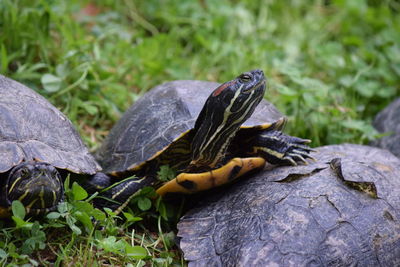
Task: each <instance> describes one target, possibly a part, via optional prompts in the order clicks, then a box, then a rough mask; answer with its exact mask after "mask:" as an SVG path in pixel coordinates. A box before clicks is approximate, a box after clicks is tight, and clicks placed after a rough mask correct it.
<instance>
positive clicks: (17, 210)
mask: <svg viewBox="0 0 400 267" xmlns="http://www.w3.org/2000/svg"><path fill="white" fill-rule="evenodd" d="M11 210H12V212H13V214H14V216H15V217H18V218H20V219H22V220H23V219H24V218H25V215H26V212H25V207H24V205H23V204H22V203H21V202H20V201H19V200H14V201H13V202H12V204H11Z"/></svg>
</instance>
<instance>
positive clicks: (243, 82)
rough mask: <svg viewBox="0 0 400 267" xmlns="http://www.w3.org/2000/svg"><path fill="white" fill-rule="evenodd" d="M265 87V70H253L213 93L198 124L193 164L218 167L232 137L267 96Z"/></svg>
mask: <svg viewBox="0 0 400 267" xmlns="http://www.w3.org/2000/svg"><path fill="white" fill-rule="evenodd" d="M265 87H266V79H265V76H264V73H263V71H262V70H252V71H249V72H245V73H242V74H241V75H239V76H238V77H237V78H236V79H234V80H232V81H229V82H226V83H223V84H222V85H220V86H219V87H218V88H217V89H215V90H214V91H213V92H212V93H211V95H210V96H209V97H208V99H207V101H206V103H205V104H204V106H203V109H202V111H201V112H200V115H199V117H198V118H197V120H196V124H195V127H194V133H195V136H194V138H193V141H192V162H191V165H192V166H193V165H196V166H208V167H211V168H214V167H215V165H216V164H217V163H218V162H220V161H221V159H222V158H223V156H224V153H225V150H226V148H227V146H228V145H229V142H230V141H231V139H232V137H233V136H234V135H235V133H236V132H237V130H238V129H239V127H240V125H242V123H243V122H245V121H246V120H247V119H248V118H249V117H250V116H251V114H252V113H253V112H254V110H255V108H256V106H257V105H258V104H259V103H260V101H261V99H262V98H263V96H264V92H265Z"/></svg>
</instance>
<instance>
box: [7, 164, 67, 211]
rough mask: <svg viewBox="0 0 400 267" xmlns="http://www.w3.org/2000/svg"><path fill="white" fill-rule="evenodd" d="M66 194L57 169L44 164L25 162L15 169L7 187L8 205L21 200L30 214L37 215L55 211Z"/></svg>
mask: <svg viewBox="0 0 400 267" xmlns="http://www.w3.org/2000/svg"><path fill="white" fill-rule="evenodd" d="M63 194H64V190H63V183H62V179H61V176H60V174H59V172H58V171H57V169H56V168H54V167H53V166H51V165H49V164H47V163H42V162H24V163H21V164H19V165H18V166H16V167H14V168H13V169H12V170H11V172H10V173H9V175H8V179H7V183H6V186H5V198H6V199H5V200H6V202H7V204H8V205H11V203H12V201H14V200H19V201H21V202H22V204H23V205H24V206H25V208H26V209H27V211H28V213H30V214H32V215H35V214H41V213H44V212H47V211H50V210H52V209H54V208H55V207H56V206H57V204H58V203H59V202H60V201H61V200H62V198H63Z"/></svg>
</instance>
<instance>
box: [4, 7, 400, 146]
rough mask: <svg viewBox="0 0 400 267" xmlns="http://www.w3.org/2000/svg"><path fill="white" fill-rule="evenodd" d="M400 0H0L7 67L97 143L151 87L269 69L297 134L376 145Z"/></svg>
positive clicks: (397, 51)
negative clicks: (376, 119) (374, 125)
mask: <svg viewBox="0 0 400 267" xmlns="http://www.w3.org/2000/svg"><path fill="white" fill-rule="evenodd" d="M399 9H400V2H399V1H390V0H386V1H385V0H383V1H378V0H352V1H346V0H332V1H328V0H325V1H321V0H315V1H309V0H291V1H279V0H276V1H274V0H258V1H257V0H248V1H234V0H231V1H228V0H193V1H179V0H160V1H155V0H154V1H129V0H120V1H111V0H101V1H77V0H69V1H60V0H37V1H31V0H0V14H1V15H0V16H1V19H0V72H1V73H2V74H4V75H6V76H9V77H11V78H13V79H15V80H17V81H20V82H22V83H24V84H26V85H28V86H30V87H31V88H34V89H35V90H37V91H38V92H39V93H40V94H42V95H44V96H45V97H47V98H48V99H49V100H50V101H51V102H52V103H53V104H55V105H56V106H57V107H58V108H60V109H61V110H62V111H63V112H64V113H65V114H67V115H68V117H69V118H70V119H71V120H72V121H73V122H74V123H75V125H76V126H77V128H78V129H79V131H80V132H81V134H82V135H83V137H84V139H85V141H86V143H87V144H88V145H89V146H90V147H91V148H92V149H95V148H96V147H97V146H98V145H99V144H100V142H101V141H102V139H103V138H104V136H105V135H106V134H107V131H108V130H109V129H110V127H111V126H112V125H113V124H114V123H115V121H116V120H117V119H118V118H119V117H120V116H121V114H122V113H123V112H124V111H125V110H126V109H127V108H128V107H129V106H130V105H131V104H132V103H133V102H134V101H135V99H137V98H138V97H139V96H140V95H141V94H143V93H144V92H145V91H147V90H149V89H151V88H152V87H154V86H155V85H157V84H160V83H163V82H166V81H170V80H176V79H199V80H210V81H218V82H224V81H227V80H230V79H232V78H233V77H235V76H236V75H238V74H240V73H241V72H243V71H247V70H249V69H253V68H261V69H263V70H264V72H265V73H266V75H267V77H268V78H269V90H268V92H267V93H266V99H267V100H269V101H271V102H272V103H274V104H275V105H276V106H277V107H278V108H279V109H280V110H281V112H283V113H284V114H285V115H287V116H288V117H289V119H290V122H289V124H288V129H287V132H288V133H290V134H293V135H298V136H301V137H303V138H310V139H312V140H313V144H312V145H313V146H319V145H325V144H334V143H342V142H353V143H366V142H368V141H369V140H370V139H372V138H374V137H375V136H376V132H375V131H374V130H373V128H372V127H371V126H370V123H371V120H372V118H373V116H374V115H375V114H376V113H377V112H378V111H379V110H381V109H382V108H383V107H384V106H385V105H386V104H387V103H389V102H390V101H391V100H392V99H394V98H395V97H396V96H399V95H400V87H399V84H400V46H399V40H400V16H399V11H400V10H399Z"/></svg>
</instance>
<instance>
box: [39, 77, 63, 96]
mask: <svg viewBox="0 0 400 267" xmlns="http://www.w3.org/2000/svg"><path fill="white" fill-rule="evenodd" d="M41 82H42V85H43V88H44V89H45V90H46V91H47V92H50V93H53V92H57V91H58V90H60V88H61V83H62V80H61V78H59V77H57V76H54V75H53V74H49V73H46V74H45V75H43V76H42V79H41Z"/></svg>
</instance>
